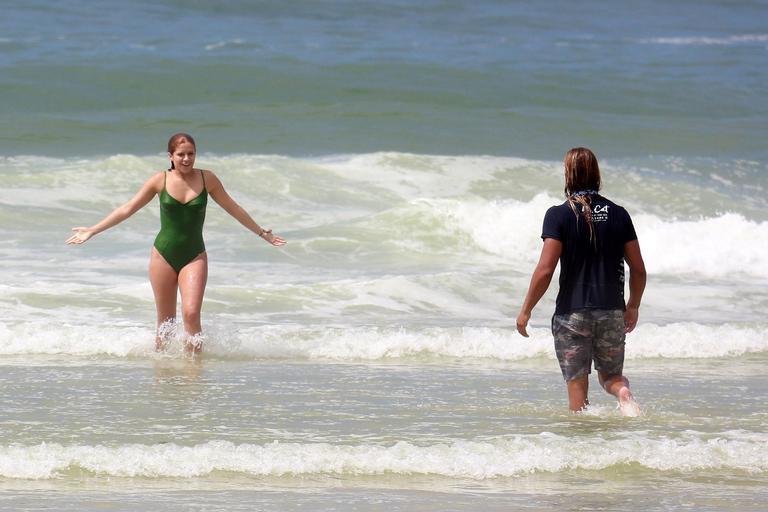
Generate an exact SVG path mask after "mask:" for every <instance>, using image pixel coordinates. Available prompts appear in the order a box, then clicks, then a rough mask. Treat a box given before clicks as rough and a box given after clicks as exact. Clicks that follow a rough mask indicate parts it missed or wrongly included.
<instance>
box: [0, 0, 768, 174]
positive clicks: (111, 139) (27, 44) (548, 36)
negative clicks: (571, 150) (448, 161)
mask: <svg viewBox="0 0 768 512" xmlns="http://www.w3.org/2000/svg"><path fill="white" fill-rule="evenodd" d="M9 4H10V5H7V6H6V7H4V16H3V19H2V20H0V66H1V68H0V69H1V70H2V73H0V92H1V93H2V96H3V98H4V101H3V102H2V105H0V109H1V110H0V114H2V119H1V120H0V154H5V155H8V154H35V155H37V154H45V155H83V154H86V155H91V154H93V153H99V154H115V153H133V154H135V153H139V154H145V153H147V152H150V153H154V152H160V151H162V150H163V147H164V146H163V142H164V141H165V140H166V138H167V135H168V134H169V133H173V132H175V131H178V130H179V129H182V128H183V129H184V130H187V131H190V132H193V133H195V134H196V135H197V136H198V137H199V138H200V139H201V141H205V143H206V144H205V146H206V147H209V148H211V150H212V151H215V152H217V153H224V154H228V153H233V152H234V153H242V152H244V153H259V154H262V153H267V154H270V153H277V154H288V155H295V156H307V155H325V154H336V153H367V152H372V151H381V150H395V151H406V152H413V153H427V154H435V153H437V154H493V155H516V156H523V157H529V158H530V157H534V158H555V157H557V156H559V155H560V153H561V152H562V148H565V147H571V146H573V145H575V144H584V145H587V146H590V147H594V148H596V150H597V151H598V154H600V155H603V156H606V157H607V156H647V155H649V154H663V155H675V156H707V157H721V156H728V157H730V158H748V159H760V160H765V156H766V153H765V144H764V141H765V139H766V129H767V128H766V123H765V121H764V120H765V118H766V114H767V113H768V112H767V110H768V107H767V106H766V102H765V100H764V96H765V85H764V84H765V83H766V63H767V62H766V60H767V57H768V56H767V55H766V45H768V34H767V33H766V31H765V27H764V23H762V20H763V19H764V17H765V14H766V10H767V9H766V5H765V3H764V2H752V1H749V2H732V1H729V2H706V3H704V4H702V3H701V2H693V1H690V2H688V1H683V2H675V3H674V4H673V5H669V3H668V2H663V1H658V2H655V1H651V2H628V3H627V2H623V3H622V4H621V5H620V6H618V5H617V6H611V7H606V6H605V5H604V4H603V3H601V2H579V3H578V4H573V3H572V2H547V3H545V4H541V5H537V6H535V7H531V6H530V5H528V4H526V3H516V2H504V1H495V2H494V1H482V2H456V1H436V0H429V1H424V2H407V1H403V2H395V1H388V2H364V1H362V2H348V1H338V2H327V1H325V2H316V1H294V2H287V3H286V2H258V3H253V2H168V1H164V2H144V1H138V2H130V3H127V2H106V3H105V2H88V1H79V2H78V1H65V2H57V3H56V5H55V6H53V5H51V4H50V3H49V2H9Z"/></svg>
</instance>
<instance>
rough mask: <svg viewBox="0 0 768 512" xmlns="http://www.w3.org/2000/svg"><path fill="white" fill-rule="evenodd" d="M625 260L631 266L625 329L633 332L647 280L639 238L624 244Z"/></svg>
mask: <svg viewBox="0 0 768 512" xmlns="http://www.w3.org/2000/svg"><path fill="white" fill-rule="evenodd" d="M624 260H626V262H627V265H628V266H629V300H628V301H627V308H626V310H625V311H624V331H625V332H632V331H633V330H634V328H635V326H636V325H637V319H638V317H639V315H640V301H641V300H642V298H643V291H645V281H646V272H645V263H644V262H643V256H642V254H641V253H640V243H639V242H638V241H637V240H632V241H631V242H627V243H626V244H624Z"/></svg>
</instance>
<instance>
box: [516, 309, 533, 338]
mask: <svg viewBox="0 0 768 512" xmlns="http://www.w3.org/2000/svg"><path fill="white" fill-rule="evenodd" d="M530 319H531V314H530V313H526V312H525V311H521V312H520V314H519V315H517V332H519V333H520V334H522V335H523V336H525V337H526V338H527V337H528V331H526V330H525V328H526V327H528V320H530Z"/></svg>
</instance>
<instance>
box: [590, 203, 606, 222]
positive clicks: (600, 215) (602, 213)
mask: <svg viewBox="0 0 768 512" xmlns="http://www.w3.org/2000/svg"><path fill="white" fill-rule="evenodd" d="M608 206H610V205H607V204H603V205H600V204H596V205H595V207H594V208H593V209H592V222H603V221H606V220H608Z"/></svg>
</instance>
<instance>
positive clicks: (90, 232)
mask: <svg viewBox="0 0 768 512" xmlns="http://www.w3.org/2000/svg"><path fill="white" fill-rule="evenodd" d="M162 184H163V173H162V172H160V173H157V174H155V175H154V176H152V177H151V178H149V179H148V180H147V181H146V183H144V185H143V186H142V187H141V189H140V190H139V191H138V192H137V193H136V195H135V196H133V198H132V199H131V200H130V201H128V202H127V203H125V204H124V205H122V206H119V207H117V208H115V209H114V210H112V213H110V214H109V215H107V216H106V217H104V218H103V219H102V220H101V221H100V222H99V223H98V224H95V225H93V226H91V227H82V226H81V227H76V228H72V231H74V232H75V234H74V235H72V236H71V237H69V238H68V239H67V242H66V243H68V244H82V243H85V242H87V241H88V240H89V239H90V238H91V237H93V236H95V235H98V234H99V233H101V232H102V231H106V230H107V229H109V228H111V227H113V226H116V225H118V224H120V223H121V222H123V221H124V220H125V219H127V218H128V217H130V216H131V215H133V214H134V213H136V212H137V211H139V210H140V209H142V208H143V207H144V206H145V205H146V204H147V203H148V202H150V201H151V200H152V198H153V197H155V195H156V194H157V193H158V192H160V191H161V190H162V186H163V185H162Z"/></svg>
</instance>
